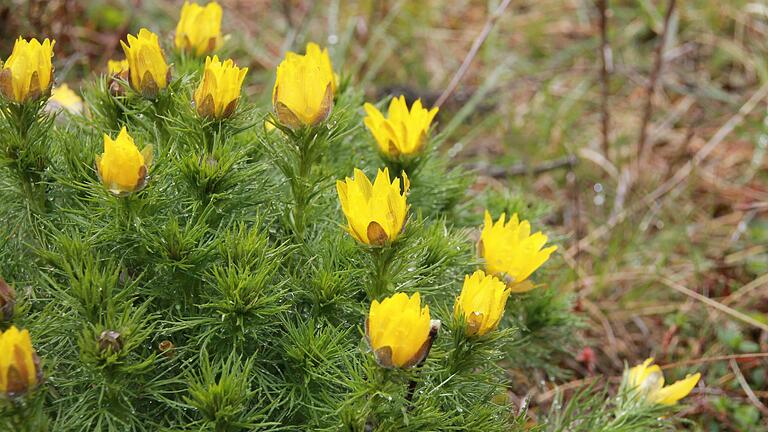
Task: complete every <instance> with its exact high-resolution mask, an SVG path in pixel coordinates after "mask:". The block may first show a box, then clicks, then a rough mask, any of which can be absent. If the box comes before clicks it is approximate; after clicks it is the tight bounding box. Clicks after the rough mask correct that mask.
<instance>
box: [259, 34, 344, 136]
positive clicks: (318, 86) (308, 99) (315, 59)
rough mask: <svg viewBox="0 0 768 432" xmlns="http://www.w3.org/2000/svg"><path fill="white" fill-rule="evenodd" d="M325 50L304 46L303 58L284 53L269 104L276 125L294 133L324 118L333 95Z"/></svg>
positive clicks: (331, 74) (309, 45)
mask: <svg viewBox="0 0 768 432" xmlns="http://www.w3.org/2000/svg"><path fill="white" fill-rule="evenodd" d="M335 86H336V84H335V80H334V74H333V69H332V67H331V64H330V58H329V57H328V52H327V50H323V51H320V48H319V47H318V46H317V45H315V44H312V43H310V44H308V45H307V54H306V55H299V54H296V53H293V52H288V53H287V54H286V56H285V59H284V60H283V61H282V62H281V63H280V65H278V67H277V79H276V80H275V86H274V87H273V89H272V103H273V105H274V109H275V114H276V116H277V119H278V120H279V121H280V123H282V124H284V125H286V126H288V127H291V128H293V129H296V128H298V127H302V126H314V125H317V124H319V123H321V122H323V121H325V119H326V118H328V115H330V112H331V109H332V107H333V94H334V91H335Z"/></svg>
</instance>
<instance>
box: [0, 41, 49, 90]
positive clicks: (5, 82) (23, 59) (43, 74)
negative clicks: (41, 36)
mask: <svg viewBox="0 0 768 432" xmlns="http://www.w3.org/2000/svg"><path fill="white" fill-rule="evenodd" d="M55 44H56V41H52V40H48V39H45V40H44V41H43V43H40V42H39V41H38V40H37V39H32V40H30V41H26V40H25V39H24V38H22V37H19V38H18V39H16V43H15V44H14V45H13V51H12V52H11V55H10V56H9V57H8V60H6V61H5V63H4V64H3V65H2V69H1V70H0V93H2V95H3V96H4V97H5V98H6V99H8V100H10V101H12V102H16V103H23V102H26V101H28V100H35V99H37V98H39V97H41V96H47V95H48V94H49V93H50V91H51V86H52V85H53V64H52V62H51V59H52V58H53V46H54V45H55Z"/></svg>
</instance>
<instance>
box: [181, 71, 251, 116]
mask: <svg viewBox="0 0 768 432" xmlns="http://www.w3.org/2000/svg"><path fill="white" fill-rule="evenodd" d="M246 72H248V68H239V67H237V66H235V64H234V63H233V62H232V60H227V61H225V62H224V63H222V62H220V61H219V58H218V57H217V56H213V58H210V57H208V58H206V59H205V71H204V72H203V79H202V81H200V85H199V86H198V87H197V90H195V95H194V98H195V107H196V108H197V113H198V114H199V115H200V117H208V118H216V119H223V118H226V117H229V116H230V115H232V113H233V112H235V108H237V101H238V100H239V99H240V88H241V87H242V85H243V80H244V79H245V74H246Z"/></svg>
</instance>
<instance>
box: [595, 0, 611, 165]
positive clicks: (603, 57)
mask: <svg viewBox="0 0 768 432" xmlns="http://www.w3.org/2000/svg"><path fill="white" fill-rule="evenodd" d="M597 8H598V10H599V11H600V113H601V115H600V117H601V120H602V133H603V142H602V149H603V156H605V159H606V160H609V161H610V160H611V158H610V157H609V156H608V151H609V150H610V140H609V138H608V136H609V132H610V113H609V112H608V96H609V92H610V87H609V85H608V84H609V79H610V76H609V75H610V69H611V65H610V63H611V62H610V61H609V59H610V57H611V46H610V45H609V44H608V11H607V9H608V0H597Z"/></svg>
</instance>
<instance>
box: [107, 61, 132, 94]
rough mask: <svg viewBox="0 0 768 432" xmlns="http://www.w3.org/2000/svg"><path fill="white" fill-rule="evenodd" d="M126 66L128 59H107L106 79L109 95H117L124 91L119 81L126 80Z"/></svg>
mask: <svg viewBox="0 0 768 432" xmlns="http://www.w3.org/2000/svg"><path fill="white" fill-rule="evenodd" d="M128 68H129V66H128V60H109V61H107V79H108V83H109V93H110V94H111V95H113V96H119V95H122V94H124V93H125V90H124V89H123V84H122V83H121V82H120V81H128Z"/></svg>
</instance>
